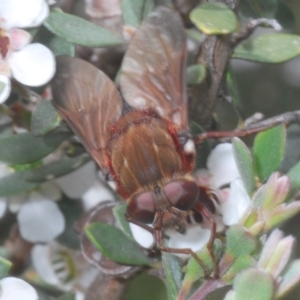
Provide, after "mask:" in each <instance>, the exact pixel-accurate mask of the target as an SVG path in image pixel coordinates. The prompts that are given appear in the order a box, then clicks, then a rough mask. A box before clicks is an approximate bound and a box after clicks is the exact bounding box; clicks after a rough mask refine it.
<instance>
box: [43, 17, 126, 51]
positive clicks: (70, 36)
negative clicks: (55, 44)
mask: <svg viewBox="0 0 300 300" xmlns="http://www.w3.org/2000/svg"><path fill="white" fill-rule="evenodd" d="M44 25H45V26H46V27H47V28H48V29H49V30H50V31H51V32H53V33H54V34H56V35H58V36H60V37H62V38H65V39H66V40H67V41H69V42H71V43H74V44H77V45H81V46H87V47H107V46H116V45H120V44H123V43H124V42H123V40H122V39H121V38H120V37H119V36H117V35H115V34H113V33H112V32H110V31H108V30H106V29H104V28H102V27H100V26H97V25H94V24H92V23H90V22H88V21H86V20H83V19H81V18H78V17H76V16H73V15H69V14H65V13H62V12H57V11H52V12H51V13H50V15H49V17H48V19H47V20H46V21H45V22H44Z"/></svg>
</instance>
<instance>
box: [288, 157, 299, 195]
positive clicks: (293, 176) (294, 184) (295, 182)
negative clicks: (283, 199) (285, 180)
mask: <svg viewBox="0 0 300 300" xmlns="http://www.w3.org/2000/svg"><path fill="white" fill-rule="evenodd" d="M287 175H288V177H289V179H290V181H291V187H290V195H289V197H288V198H291V197H292V196H294V195H295V194H296V192H297V191H298V190H299V189H300V161H299V162H298V163H297V164H296V165H295V166H294V167H293V168H292V169H290V170H289V172H288V173H287Z"/></svg>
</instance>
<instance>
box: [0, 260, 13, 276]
mask: <svg viewBox="0 0 300 300" xmlns="http://www.w3.org/2000/svg"><path fill="white" fill-rule="evenodd" d="M11 266H12V263H11V262H10V261H8V260H7V259H4V258H2V257H0V279H2V278H3V277H5V276H6V275H7V274H8V272H9V270H10V268H11Z"/></svg>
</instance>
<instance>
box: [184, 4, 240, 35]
mask: <svg viewBox="0 0 300 300" xmlns="http://www.w3.org/2000/svg"><path fill="white" fill-rule="evenodd" d="M190 19H191V21H192V22H193V23H194V24H195V26H196V27H197V28H198V29H200V30H201V31H203V32H204V33H206V34H229V33H231V32H234V31H235V30H236V29H237V26H238V21H237V17H236V15H235V13H234V12H233V11H232V10H231V9H230V8H229V7H228V6H227V5H225V4H223V3H204V4H201V5H199V6H198V7H196V8H195V9H193V10H192V11H191V13H190Z"/></svg>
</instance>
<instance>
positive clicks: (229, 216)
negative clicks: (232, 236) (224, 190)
mask: <svg viewBox="0 0 300 300" xmlns="http://www.w3.org/2000/svg"><path fill="white" fill-rule="evenodd" d="M251 205H252V202H251V199H250V197H249V195H248V193H247V192H246V190H245V188H244V185H243V182H242V180H241V179H236V180H234V181H233V182H232V183H231V185H230V194H229V197H228V198H227V199H226V200H225V201H224V202H222V203H221V204H220V208H219V209H220V212H221V214H222V215H223V222H224V224H225V225H228V226H230V225H233V224H237V223H238V222H239V220H240V219H241V217H242V216H243V214H244V213H245V212H246V211H247V209H249V207H251Z"/></svg>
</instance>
